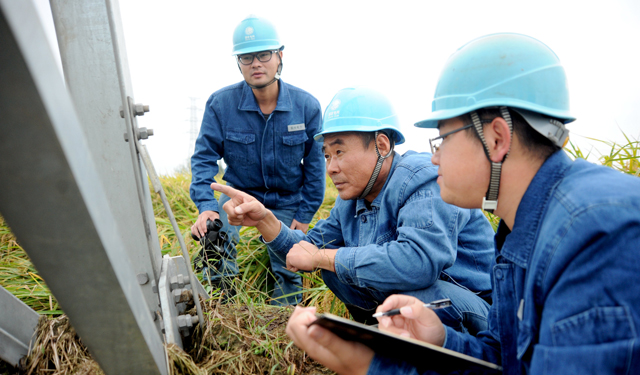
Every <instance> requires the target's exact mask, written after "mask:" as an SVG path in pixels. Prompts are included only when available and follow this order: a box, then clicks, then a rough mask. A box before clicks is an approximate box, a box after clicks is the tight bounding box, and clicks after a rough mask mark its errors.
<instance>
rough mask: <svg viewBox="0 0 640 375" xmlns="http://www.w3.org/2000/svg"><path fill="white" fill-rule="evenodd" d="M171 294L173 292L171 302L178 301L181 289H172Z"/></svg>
mask: <svg viewBox="0 0 640 375" xmlns="http://www.w3.org/2000/svg"><path fill="white" fill-rule="evenodd" d="M172 294H173V302H174V303H178V302H180V296H181V295H182V289H174V290H173V291H172Z"/></svg>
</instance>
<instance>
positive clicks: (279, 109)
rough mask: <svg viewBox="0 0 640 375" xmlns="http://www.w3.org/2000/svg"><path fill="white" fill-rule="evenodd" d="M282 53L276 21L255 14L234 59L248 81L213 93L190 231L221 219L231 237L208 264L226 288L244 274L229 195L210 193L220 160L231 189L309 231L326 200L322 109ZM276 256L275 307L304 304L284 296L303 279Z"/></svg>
mask: <svg viewBox="0 0 640 375" xmlns="http://www.w3.org/2000/svg"><path fill="white" fill-rule="evenodd" d="M283 49H284V46H283V45H282V44H281V43H280V40H279V38H278V34H277V33H276V30H275V28H274V27H273V25H272V24H271V23H270V22H269V21H267V20H265V19H263V18H257V17H255V16H249V17H248V18H246V19H245V20H243V21H242V22H240V24H239V25H238V26H237V27H236V29H235V32H234V34H233V55H235V56H236V58H237V64H238V68H239V69H240V72H241V73H242V76H243V77H244V80H243V81H241V82H239V83H237V84H234V85H231V86H227V87H225V88H222V89H220V90H218V91H216V92H215V93H213V94H212V95H211V97H210V98H209V100H208V101H207V105H206V109H205V113H204V117H203V120H202V126H201V128H200V134H199V136H198V139H197V140H196V146H195V152H194V154H193V156H192V158H191V172H192V175H193V177H192V181H191V189H190V190H191V199H192V200H193V201H194V203H195V204H196V206H197V207H198V210H199V212H200V214H199V216H198V219H197V220H196V222H195V224H194V225H193V226H192V227H191V232H192V234H193V235H195V236H196V237H199V238H202V236H204V234H205V233H206V232H207V221H208V220H210V221H212V222H214V221H215V219H217V218H220V219H221V220H222V223H223V225H224V227H223V229H222V230H223V231H225V232H227V234H228V238H227V241H226V242H225V244H224V246H223V247H224V249H223V251H224V253H225V254H224V255H223V256H222V257H221V259H217V260H209V261H210V265H211V268H205V275H208V276H209V277H210V279H211V281H213V282H214V283H215V284H216V286H221V287H223V289H225V290H226V289H229V288H228V282H229V281H231V280H232V277H234V276H235V275H236V274H237V273H238V266H237V263H236V260H235V258H236V248H235V245H236V244H237V243H238V241H239V234H238V228H237V227H234V226H229V225H228V223H227V218H226V215H225V213H224V211H221V210H220V207H221V206H222V205H223V204H224V202H226V201H227V200H228V197H226V196H224V195H222V196H221V197H220V202H219V203H218V201H216V199H215V197H214V195H213V191H212V190H211V189H210V188H209V185H210V184H211V183H212V182H214V176H215V175H216V174H217V173H218V160H220V159H221V158H224V161H225V163H226V165H227V168H226V170H225V173H224V176H223V178H224V180H225V181H226V182H227V184H228V185H229V186H234V187H237V188H240V189H243V190H244V191H246V192H247V193H248V194H251V196H253V197H255V198H256V199H258V200H259V201H260V202H262V203H263V204H264V205H265V206H267V207H269V209H270V210H271V211H272V212H273V213H274V214H275V215H276V216H277V217H278V218H279V219H280V220H282V222H283V223H285V225H287V226H288V227H291V228H292V229H300V230H302V231H303V232H306V231H307V229H308V227H309V223H310V222H311V219H312V218H313V215H314V214H315V213H316V211H317V210H318V208H319V207H320V205H321V204H322V201H323V198H324V189H325V171H324V162H323V160H322V151H321V149H320V146H319V145H318V144H317V143H316V142H314V141H313V135H314V134H316V133H317V132H318V131H319V129H320V124H321V115H322V113H321V108H320V103H319V102H318V100H316V98H314V97H313V96H311V95H310V94H309V93H307V92H306V91H304V90H301V89H299V88H297V87H294V86H292V85H289V84H286V83H284V82H283V81H282V80H281V79H280V74H281V72H282V56H283V53H282V50H283ZM270 258H271V268H272V270H273V274H274V276H275V281H276V282H275V287H274V291H273V293H272V297H273V303H274V304H278V305H294V304H297V303H298V302H300V301H299V298H296V296H293V297H290V298H289V297H282V296H284V295H290V294H291V293H295V292H297V291H299V290H300V288H301V287H302V281H301V278H300V276H299V275H297V274H295V273H293V272H290V271H288V270H286V267H285V262H284V260H281V259H279V258H278V257H274V256H273V254H270ZM211 263H213V264H211ZM221 281H224V282H222V283H221ZM281 297H282V298H281Z"/></svg>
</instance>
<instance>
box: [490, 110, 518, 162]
mask: <svg viewBox="0 0 640 375" xmlns="http://www.w3.org/2000/svg"><path fill="white" fill-rule="evenodd" d="M484 137H485V139H486V141H487V147H488V148H489V155H491V161H493V162H494V163H499V162H501V161H502V160H504V157H505V156H506V155H507V153H509V149H510V148H511V138H512V134H511V131H510V130H509V125H508V124H507V122H506V121H505V120H504V119H503V118H502V117H496V118H494V119H493V121H491V123H490V124H488V125H486V126H485V127H484Z"/></svg>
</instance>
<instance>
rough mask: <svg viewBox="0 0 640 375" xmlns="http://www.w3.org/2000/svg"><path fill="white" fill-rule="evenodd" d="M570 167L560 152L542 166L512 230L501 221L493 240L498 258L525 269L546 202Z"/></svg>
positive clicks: (569, 160)
mask: <svg viewBox="0 0 640 375" xmlns="http://www.w3.org/2000/svg"><path fill="white" fill-rule="evenodd" d="M571 163H572V161H571V159H569V157H568V156H567V155H566V154H565V152H564V151H562V150H559V151H557V152H555V153H554V154H553V155H551V156H550V157H549V158H548V159H547V160H546V161H545V162H544V163H543V164H542V167H540V169H539V170H538V172H537V173H536V175H535V176H534V177H533V180H531V183H530V184H529V187H528V188H527V191H526V192H525V193H524V196H523V197H522V200H521V201H520V205H519V206H518V210H517V211H516V217H515V221H514V223H513V230H512V231H509V228H508V227H507V225H506V224H505V223H504V221H502V220H501V221H500V225H499V226H498V231H497V233H496V237H495V240H496V250H497V253H498V254H500V255H502V256H504V257H505V258H506V259H508V260H510V261H511V262H513V263H515V264H517V265H518V266H519V267H521V268H527V265H528V264H529V258H530V257H531V253H532V252H533V248H534V246H535V244H536V240H537V238H538V232H539V230H540V226H541V224H542V218H543V216H544V213H545V212H546V210H547V206H548V205H549V199H550V198H551V196H552V195H553V192H554V191H555V188H556V185H557V184H558V182H559V181H560V180H561V179H562V178H563V177H564V175H565V173H566V171H567V169H568V168H569V167H570V166H571Z"/></svg>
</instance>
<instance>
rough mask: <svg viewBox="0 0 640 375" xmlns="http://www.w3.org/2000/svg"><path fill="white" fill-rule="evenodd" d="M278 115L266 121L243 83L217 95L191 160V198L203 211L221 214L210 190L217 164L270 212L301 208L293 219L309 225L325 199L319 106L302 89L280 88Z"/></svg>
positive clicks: (282, 85)
mask: <svg viewBox="0 0 640 375" xmlns="http://www.w3.org/2000/svg"><path fill="white" fill-rule="evenodd" d="M278 84H279V85H280V92H279V94H278V103H277V105H276V108H275V110H274V111H273V112H272V113H271V115H270V116H268V118H267V119H265V117H264V115H263V113H262V111H261V110H260V106H258V103H257V102H256V99H255V96H254V95H253V91H252V90H251V88H250V87H249V86H248V85H247V83H246V82H245V81H242V82H239V83H237V84H234V85H231V86H227V87H225V88H223V89H220V90H218V91H216V92H215V93H213V94H212V95H211V97H209V100H208V101H207V106H206V109H205V113H204V117H203V119H202V126H201V128H200V134H199V135H198V139H197V140H196V146H195V152H194V154H193V157H192V158H191V173H192V180H191V189H190V193H191V199H192V200H193V202H194V203H195V204H196V206H197V207H198V210H199V211H200V212H203V211H208V210H211V211H217V212H219V208H218V202H217V201H216V199H215V198H214V196H213V191H212V190H211V188H210V185H211V183H212V182H214V179H213V178H214V176H215V175H216V174H217V173H218V160H220V158H224V161H225V163H226V165H227V168H226V170H225V173H224V176H223V178H224V180H225V181H226V182H227V184H229V185H230V186H233V187H235V188H238V189H240V190H242V191H244V192H246V193H248V194H251V195H252V196H254V197H255V198H256V199H258V200H259V201H260V202H262V203H263V204H264V205H265V206H266V207H269V208H284V207H291V206H296V205H299V206H298V211H297V213H296V214H295V216H294V219H295V220H297V221H299V222H301V223H309V222H311V219H312V218H313V215H314V214H315V213H316V211H317V210H318V208H320V205H321V204H322V201H323V199H324V189H325V166H324V164H325V163H324V154H323V153H322V145H321V144H320V143H318V142H315V141H314V140H313V136H314V135H315V134H316V133H318V132H319V131H320V127H321V122H322V114H321V108H320V103H319V102H318V100H317V99H316V98H314V97H313V96H311V94H309V93H307V92H306V91H304V90H301V89H299V88H297V87H295V86H291V85H288V84H286V83H284V82H283V81H282V80H280V81H279V83H278Z"/></svg>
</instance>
